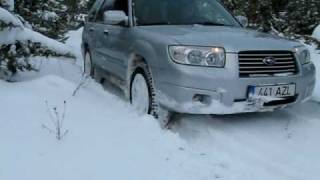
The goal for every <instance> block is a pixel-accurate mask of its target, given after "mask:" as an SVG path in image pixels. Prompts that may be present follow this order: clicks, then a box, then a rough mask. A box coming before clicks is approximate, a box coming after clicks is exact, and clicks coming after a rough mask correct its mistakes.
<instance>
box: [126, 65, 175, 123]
mask: <svg viewBox="0 0 320 180" xmlns="http://www.w3.org/2000/svg"><path fill="white" fill-rule="evenodd" d="M137 79H139V80H138V81H140V80H142V79H143V81H144V83H142V84H145V86H146V88H147V93H145V96H147V97H148V98H147V99H148V101H147V100H145V101H144V102H148V105H147V106H146V105H142V106H143V107H144V108H140V110H141V109H144V110H145V111H144V112H141V111H140V112H139V113H145V114H150V115H153V116H154V117H155V118H156V119H157V120H158V121H159V124H160V126H161V128H164V129H167V128H169V126H170V124H171V117H172V115H173V113H172V112H170V111H169V110H167V109H166V108H164V107H162V106H161V105H160V103H159V100H158V96H157V92H156V89H155V87H154V83H153V79H152V75H151V73H150V71H149V69H148V67H147V65H145V64H139V65H138V67H137V68H136V70H135V71H134V73H133V74H132V76H131V82H130V103H131V104H132V105H136V104H137V102H134V101H135V100H136V97H134V95H135V93H136V92H134V91H136V90H137V89H136V84H135V83H136V82H137ZM141 86H142V88H143V86H144V85H141ZM142 91H144V92H146V91H145V90H143V89H142ZM142 94H143V93H141V95H142ZM135 108H136V107H135ZM138 109H139V108H138Z"/></svg>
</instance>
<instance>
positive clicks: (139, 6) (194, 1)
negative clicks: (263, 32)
mask: <svg viewBox="0 0 320 180" xmlns="http://www.w3.org/2000/svg"><path fill="white" fill-rule="evenodd" d="M134 16H135V21H136V24H137V25H140V26H143V25H162V24H164V25H165V24H167V25H189V24H203V25H221V26H240V25H239V23H238V22H237V21H236V20H235V18H234V17H233V16H232V15H231V14H230V13H229V12H228V11H227V10H226V9H225V8H224V7H223V6H222V5H221V4H220V3H219V2H217V1H216V0H134Z"/></svg>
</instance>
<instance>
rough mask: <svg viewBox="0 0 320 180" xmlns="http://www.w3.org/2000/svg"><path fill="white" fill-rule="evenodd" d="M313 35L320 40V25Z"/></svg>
mask: <svg viewBox="0 0 320 180" xmlns="http://www.w3.org/2000/svg"><path fill="white" fill-rule="evenodd" d="M312 37H314V38H316V39H318V40H319V41H320V25H319V26H318V27H317V28H316V29H315V30H314V32H313V34H312Z"/></svg>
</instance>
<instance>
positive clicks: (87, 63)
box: [83, 51, 94, 78]
mask: <svg viewBox="0 0 320 180" xmlns="http://www.w3.org/2000/svg"><path fill="white" fill-rule="evenodd" d="M83 74H84V75H86V76H88V77H92V78H94V67H93V63H92V59H91V54H90V52H89V51H86V53H85V56H84V60H83Z"/></svg>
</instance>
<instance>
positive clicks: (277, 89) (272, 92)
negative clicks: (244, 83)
mask: <svg viewBox="0 0 320 180" xmlns="http://www.w3.org/2000/svg"><path fill="white" fill-rule="evenodd" d="M295 94H296V85H295V84H287V85H277V86H250V87H249V96H258V97H259V96H264V97H276V98H283V97H292V96H295Z"/></svg>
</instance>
